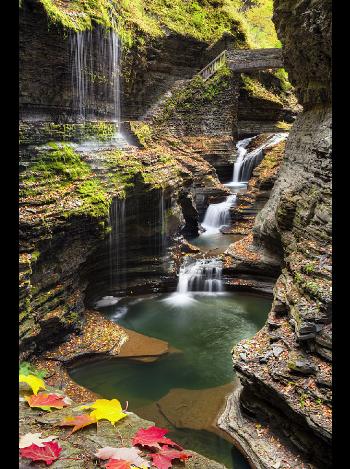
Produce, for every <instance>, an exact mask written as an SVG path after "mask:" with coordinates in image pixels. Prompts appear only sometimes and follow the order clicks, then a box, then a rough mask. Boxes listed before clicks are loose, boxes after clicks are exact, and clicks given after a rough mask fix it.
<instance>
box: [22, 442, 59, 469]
mask: <svg viewBox="0 0 350 469" xmlns="http://www.w3.org/2000/svg"><path fill="white" fill-rule="evenodd" d="M61 451H62V448H61V447H60V445H59V444H58V443H57V442H56V441H49V442H46V443H44V446H43V447H41V446H38V445H34V444H33V445H30V446H27V448H22V449H21V450H20V454H21V457H22V458H27V459H31V460H32V461H44V462H46V464H47V465H48V466H49V465H50V464H52V463H53V462H54V461H56V459H58V456H59V454H60V452H61Z"/></svg>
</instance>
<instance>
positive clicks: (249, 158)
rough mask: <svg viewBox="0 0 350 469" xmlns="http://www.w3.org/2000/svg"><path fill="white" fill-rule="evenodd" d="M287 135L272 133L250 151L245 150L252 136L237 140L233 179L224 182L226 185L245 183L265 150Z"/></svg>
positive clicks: (285, 133) (284, 133)
mask: <svg viewBox="0 0 350 469" xmlns="http://www.w3.org/2000/svg"><path fill="white" fill-rule="evenodd" d="M287 137H288V133H287V132H280V133H277V134H273V135H272V136H271V137H270V138H269V139H268V140H267V141H266V142H265V143H263V144H261V145H260V146H258V147H257V148H255V150H252V151H250V152H249V151H248V150H247V146H248V144H249V142H250V141H251V140H252V139H253V138H254V137H251V138H245V139H244V140H240V141H239V142H237V145H236V148H237V160H236V162H235V164H234V167H233V180H232V182H230V183H228V184H226V186H234V185H239V184H246V183H247V182H248V181H249V179H250V177H251V175H252V172H253V170H254V168H255V167H256V166H257V165H258V164H259V163H260V162H261V161H262V159H263V158H264V154H265V150H266V149H268V148H271V147H273V146H275V145H277V144H278V143H279V142H282V141H283V140H285V139H286V138H287Z"/></svg>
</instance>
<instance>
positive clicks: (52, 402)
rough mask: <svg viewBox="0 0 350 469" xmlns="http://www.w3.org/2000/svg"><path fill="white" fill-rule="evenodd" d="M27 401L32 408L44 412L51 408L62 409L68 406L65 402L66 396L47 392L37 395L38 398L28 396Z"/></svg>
mask: <svg viewBox="0 0 350 469" xmlns="http://www.w3.org/2000/svg"><path fill="white" fill-rule="evenodd" d="M26 400H27V402H28V404H29V405H30V407H40V408H41V409H44V410H50V407H55V408H56V409H62V408H63V407H66V406H67V405H68V404H66V403H65V402H64V396H58V395H57V394H47V393H45V392H42V393H40V394H37V395H36V396H35V395H32V396H26Z"/></svg>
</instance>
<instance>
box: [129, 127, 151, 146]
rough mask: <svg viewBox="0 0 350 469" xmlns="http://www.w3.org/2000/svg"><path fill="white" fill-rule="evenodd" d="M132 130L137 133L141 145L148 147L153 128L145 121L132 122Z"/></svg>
mask: <svg viewBox="0 0 350 469" xmlns="http://www.w3.org/2000/svg"><path fill="white" fill-rule="evenodd" d="M130 127H131V130H132V132H133V133H134V134H135V135H136V137H137V138H138V140H139V142H140V143H141V145H143V146H144V147H147V146H148V145H149V144H150V143H151V141H152V129H151V127H150V126H149V125H147V124H145V123H144V122H139V121H132V122H130Z"/></svg>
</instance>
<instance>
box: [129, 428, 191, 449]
mask: <svg viewBox="0 0 350 469" xmlns="http://www.w3.org/2000/svg"><path fill="white" fill-rule="evenodd" d="M168 431H169V430H167V429H166V428H159V427H149V428H147V429H145V428H141V430H139V431H138V432H137V433H136V434H135V436H134V438H133V440H132V444H133V445H134V446H135V445H141V446H148V447H149V448H156V449H160V446H159V444H163V445H170V446H175V447H176V448H179V449H182V447H181V446H179V445H178V444H177V443H175V442H174V441H172V440H170V438H166V437H164V435H165V434H166V433H168Z"/></svg>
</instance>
